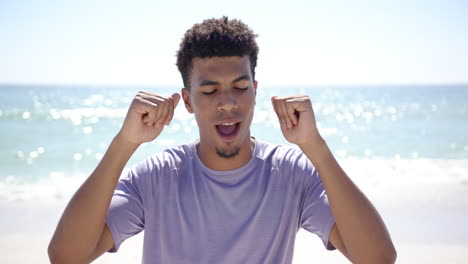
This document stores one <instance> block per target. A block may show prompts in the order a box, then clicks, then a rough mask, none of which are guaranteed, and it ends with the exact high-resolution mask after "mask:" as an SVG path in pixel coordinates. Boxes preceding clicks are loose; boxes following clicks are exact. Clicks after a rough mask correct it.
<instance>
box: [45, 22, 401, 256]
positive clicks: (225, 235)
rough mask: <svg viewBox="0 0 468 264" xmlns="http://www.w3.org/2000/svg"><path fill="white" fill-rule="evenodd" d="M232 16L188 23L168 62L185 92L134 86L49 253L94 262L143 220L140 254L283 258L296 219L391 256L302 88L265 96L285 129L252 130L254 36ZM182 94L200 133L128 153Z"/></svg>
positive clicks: (362, 250)
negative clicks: (152, 151)
mask: <svg viewBox="0 0 468 264" xmlns="http://www.w3.org/2000/svg"><path fill="white" fill-rule="evenodd" d="M255 37H256V36H255V35H254V34H253V32H252V31H251V30H250V29H249V28H248V27H247V26H246V25H245V24H244V23H242V22H241V21H239V20H229V19H228V18H227V17H223V18H220V19H208V20H205V21H203V23H201V24H196V25H194V26H193V27H192V28H191V29H190V30H188V31H187V32H186V34H185V36H184V38H183V40H182V43H181V45H180V50H179V51H178V56H177V66H178V69H179V71H180V73H181V75H182V79H183V82H184V87H185V88H183V89H182V97H181V96H180V95H179V94H177V93H175V94H173V95H172V96H169V97H165V96H161V95H157V94H154V93H151V92H146V91H142V92H139V93H138V94H137V95H136V96H135V98H134V99H133V101H132V103H131V105H130V108H129V110H128V113H127V116H126V118H125V121H124V123H123V125H122V128H121V130H120V131H119V133H118V134H117V135H116V136H115V138H114V139H113V141H112V143H111V144H110V146H109V149H108V151H107V152H106V154H105V155H104V157H103V159H102V160H101V162H100V163H99V165H98V166H97V168H96V169H95V171H94V172H93V173H92V174H91V175H90V176H89V178H88V179H87V180H86V181H85V182H84V183H83V185H82V186H81V188H80V189H79V190H78V191H77V192H76V194H75V195H74V197H73V198H72V199H71V201H70V203H69V204H68V206H67V208H66V209H65V212H64V214H63V216H62V218H61V220H60V222H59V224H58V226H57V229H56V232H55V234H54V236H53V238H52V241H51V243H50V245H49V256H50V259H51V261H52V262H53V263H75V262H76V263H83V262H91V261H93V260H94V259H96V258H97V257H99V256H100V255H101V254H103V253H104V252H106V251H110V252H115V251H117V250H118V248H119V247H120V245H121V243H122V242H123V241H124V240H125V239H127V238H128V237H131V236H133V235H135V234H137V233H139V232H140V231H142V230H145V234H144V250H143V263H171V264H176V263H291V261H292V257H293V249H294V241H295V236H296V233H297V231H298V230H299V228H304V229H306V230H308V231H310V232H312V233H315V234H317V235H318V236H319V237H320V239H321V240H322V241H323V243H324V246H325V247H326V248H327V249H329V250H333V249H335V248H337V249H339V251H340V252H342V253H343V254H344V255H345V256H346V257H347V258H348V259H349V260H350V261H352V262H354V263H393V262H394V261H395V258H396V252H395V249H394V246H393V244H392V241H391V239H390V236H389V234H388V232H387V230H386V227H385V225H384V223H383V221H382V219H381V218H380V216H379V214H378V212H377V211H376V209H375V208H374V207H373V206H372V204H371V203H370V201H369V200H368V199H367V198H366V197H365V195H364V194H363V193H362V192H361V191H360V190H359V189H358V187H357V186H356V185H355V184H354V183H353V182H352V180H351V179H350V178H349V177H348V176H347V175H346V173H345V172H344V171H343V170H342V169H341V167H340V166H339V164H338V163H337V162H336V160H335V159H334V157H333V155H332V153H331V151H330V149H329V148H328V146H327V143H326V142H325V140H324V139H323V138H322V137H321V135H320V133H319V131H318V130H317V126H316V121H315V117H314V112H313V108H312V103H311V100H310V98H309V97H308V96H306V95H292V96H287V97H276V96H274V97H273V98H272V104H273V107H274V110H275V112H276V114H277V116H278V119H279V122H280V126H281V131H282V133H283V135H284V137H285V138H286V139H287V140H288V141H289V142H291V143H293V144H296V145H297V146H298V147H299V149H293V148H289V147H284V146H279V145H275V144H271V143H267V142H264V141H262V140H261V139H257V138H254V137H252V136H251V135H250V125H251V123H252V118H253V115H254V107H255V98H256V93H257V85H258V84H257V81H256V80H255V67H256V64H257V54H258V47H257V44H256V42H255ZM181 98H182V100H183V103H184V105H185V108H186V109H187V111H188V112H190V113H193V114H194V115H195V119H196V121H197V124H198V128H199V133H200V139H199V140H197V141H195V142H190V143H187V144H183V145H180V146H178V147H175V148H171V149H167V150H165V151H163V152H162V153H158V154H156V155H154V156H151V157H149V158H147V159H146V160H144V161H143V162H141V163H139V164H137V165H136V166H135V167H133V168H132V169H131V170H129V171H128V173H126V174H125V175H123V177H122V178H121V179H120V180H119V176H120V175H121V173H122V171H123V168H124V166H125V164H126V163H127V161H128V159H129V158H130V157H131V155H132V154H133V153H134V151H135V150H136V149H137V148H138V147H139V146H140V145H141V144H142V143H144V142H149V141H152V140H154V139H155V138H157V137H158V136H159V134H160V133H161V132H162V131H163V128H164V126H165V125H169V123H170V122H171V120H172V118H173V115H174V109H175V107H176V106H177V104H178V102H179V100H180V99H181Z"/></svg>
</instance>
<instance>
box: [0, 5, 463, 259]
mask: <svg viewBox="0 0 468 264" xmlns="http://www.w3.org/2000/svg"><path fill="white" fill-rule="evenodd" d="M467 13H468V3H467V2H465V1H461V0H459V1H456V0H448V1H432V0H430V1H416V0H414V1H411V0H410V1H370V0H369V1H364V0H363V1H334V0H332V1H300V0H292V1H287V2H284V1H242V0H241V1H235V2H219V1H207V0H202V1H190V2H189V1H186V2H183V1H172V2H170V1H164V2H163V1H110V0H102V1H31V0H24V1H21V0H19V1H7V0H3V1H1V0H0V127H1V130H0V135H1V136H0V210H1V211H2V216H3V217H0V256H1V257H0V260H1V262H2V263H26V262H30V261H32V260H34V261H35V263H48V262H47V256H46V247H47V243H48V240H49V239H50V237H51V235H52V232H53V230H54V229H55V225H56V223H57V221H58V219H59V217H60V215H61V212H62V211H63V209H64V206H65V205H66V204H67V202H68V200H69V199H70V197H71V195H72V194H73V193H74V192H75V191H76V190H77V188H78V187H79V186H80V184H81V183H82V182H83V181H84V180H85V179H86V177H87V176H88V175H89V174H90V173H91V172H92V170H93V169H94V168H95V167H96V165H97V164H98V162H99V160H100V159H101V158H102V156H103V154H104V153H105V151H106V149H107V146H108V145H109V143H110V141H111V140H112V138H113V136H114V135H115V134H116V133H117V132H118V130H119V129H120V126H121V124H122V121H123V118H124V117H125V114H126V112H127V109H128V106H129V104H130V102H131V100H132V99H133V97H134V95H135V94H136V92H138V91H139V90H149V91H152V92H155V93H160V94H172V93H173V92H178V91H180V89H181V88H182V86H183V84H182V80H181V78H180V74H179V72H178V71H177V67H176V66H175V60H176V58H175V55H176V51H177V50H178V48H179V42H180V40H181V38H182V36H183V34H184V33H185V31H186V30H187V29H189V28H190V27H191V26H192V25H193V24H195V23H199V22H201V21H203V20H204V19H206V18H212V17H216V18H218V17H221V16H223V15H227V16H229V17H230V18H237V19H240V20H242V21H243V22H245V23H246V24H248V25H249V26H250V27H251V28H252V29H253V30H254V32H255V33H256V34H258V38H257V41H258V44H259V46H260V53H259V60H258V66H257V69H256V79H257V80H258V81H259V88H258V95H257V105H256V109H255V111H256V113H255V117H254V120H253V124H252V135H253V136H255V137H257V138H260V139H263V140H266V141H270V142H273V143H278V144H288V143H287V142H286V141H285V140H284V139H283V137H282V135H281V131H280V129H279V124H278V121H277V118H276V116H275V115H274V113H273V110H272V107H271V105H270V97H271V96H273V95H290V94H296V93H305V94H308V95H309V96H310V97H311V99H312V102H313V107H314V111H315V113H316V118H317V122H318V127H319V130H320V132H321V134H322V135H323V136H324V138H325V139H326V140H327V142H328V144H329V145H330V147H331V149H332V151H333V152H334V154H335V156H336V157H337V159H338V160H339V162H340V164H341V165H342V166H343V168H344V169H345V170H346V172H347V173H348V174H349V175H350V176H351V178H352V179H353V180H354V181H355V182H356V183H357V184H358V185H359V187H361V188H362V189H363V191H364V192H365V193H366V195H367V196H369V198H370V199H371V200H372V202H373V203H374V204H375V205H376V207H377V209H378V210H379V212H380V213H381V214H382V216H383V218H384V221H385V222H386V224H387V227H388V228H389V230H390V233H391V235H392V237H393V239H394V242H395V245H396V246H397V250H398V251H399V261H398V263H422V262H425V263H440V262H444V263H467V262H468V230H467V229H466V228H463V225H464V223H466V221H467V220H468V200H467V199H465V198H464V197H466V194H468V122H467V121H468V103H467V102H468V48H467V47H468V16H466V14H467ZM197 138H198V128H197V126H196V123H195V120H194V118H193V116H192V115H190V114H188V113H187V111H186V110H185V109H184V108H183V107H182V106H181V105H179V107H178V108H177V109H176V114H175V117H174V121H173V122H172V123H171V125H170V126H169V127H167V128H166V129H165V130H164V132H163V133H162V134H161V136H160V137H158V138H157V139H156V140H155V141H153V142H150V143H147V144H144V145H143V146H141V147H140V148H139V149H138V151H137V152H136V153H135V155H134V156H133V157H132V159H131V160H130V161H129V163H128V164H127V166H132V165H134V164H135V163H136V162H138V161H140V160H142V159H144V158H145V157H147V156H149V155H152V154H153V153H156V152H158V151H161V150H163V149H165V148H168V147H173V146H177V145H179V144H183V143H186V142H189V141H192V140H195V139H197ZM25 243H26V244H28V245H31V246H30V249H31V252H32V254H30V255H28V256H26V255H24V254H22V251H21V248H22V247H23V246H22V245H24V244H25ZM320 243H321V242H320V241H319V240H318V238H316V237H315V236H313V235H311V234H309V233H307V232H305V231H302V230H301V231H300V232H299V233H298V238H297V240H296V250H295V257H294V263H309V262H313V261H314V260H315V261H319V262H320V263H345V260H344V258H342V257H340V254H339V253H338V252H325V250H324V249H323V247H321V245H320ZM128 245H129V246H127V247H125V244H124V246H123V247H122V252H120V253H117V254H106V255H105V256H104V257H103V258H102V259H101V260H98V261H97V263H115V262H118V261H121V263H125V262H138V261H139V260H140V259H141V235H138V236H137V237H135V238H132V239H129V242H128ZM7 252H8V254H7ZM428 252H430V253H428ZM2 258H4V259H3V260H2ZM106 261H107V262H106ZM122 261H123V262H122Z"/></svg>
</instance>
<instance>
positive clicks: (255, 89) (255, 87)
mask: <svg viewBox="0 0 468 264" xmlns="http://www.w3.org/2000/svg"><path fill="white" fill-rule="evenodd" d="M257 86H258V82H257V81H254V82H253V87H254V91H255V96H257Z"/></svg>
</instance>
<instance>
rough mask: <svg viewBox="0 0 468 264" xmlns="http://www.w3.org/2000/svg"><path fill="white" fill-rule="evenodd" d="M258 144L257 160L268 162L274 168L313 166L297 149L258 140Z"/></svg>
mask: <svg viewBox="0 0 468 264" xmlns="http://www.w3.org/2000/svg"><path fill="white" fill-rule="evenodd" d="M257 142H258V148H259V149H258V154H257V158H259V159H261V160H265V161H268V162H269V163H271V165H272V166H273V167H277V168H282V167H288V168H293V167H295V166H299V167H305V166H309V165H311V164H309V163H310V162H309V159H308V158H307V156H306V155H305V154H304V153H303V152H302V151H301V150H300V149H298V148H297V147H294V146H284V145H278V144H273V143H269V142H266V141H261V140H257Z"/></svg>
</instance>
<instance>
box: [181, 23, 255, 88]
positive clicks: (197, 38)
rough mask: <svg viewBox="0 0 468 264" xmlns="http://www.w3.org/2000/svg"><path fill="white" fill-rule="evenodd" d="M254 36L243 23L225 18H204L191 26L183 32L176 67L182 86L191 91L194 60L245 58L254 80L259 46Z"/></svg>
mask: <svg viewBox="0 0 468 264" xmlns="http://www.w3.org/2000/svg"><path fill="white" fill-rule="evenodd" d="M256 37H257V35H255V34H254V33H253V31H252V30H251V29H250V28H249V27H248V26H247V25H246V24H244V23H243V22H242V21H240V20H237V19H228V17H227V16H223V17H222V18H219V19H215V18H211V19H206V20H204V21H203V22H202V23H198V24H195V25H193V27H192V28H191V29H189V30H187V32H186V33H185V35H184V37H183V38H182V42H181V43H180V49H179V51H178V52H177V63H176V65H177V68H178V69H179V71H180V74H181V75H182V80H183V82H184V86H185V87H186V88H188V89H190V74H191V70H192V59H193V58H197V57H198V58H210V57H228V56H246V55H248V56H249V58H250V68H251V71H252V78H254V80H255V67H256V66H257V57H258V46H257V43H256V41H255V38H256Z"/></svg>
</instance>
